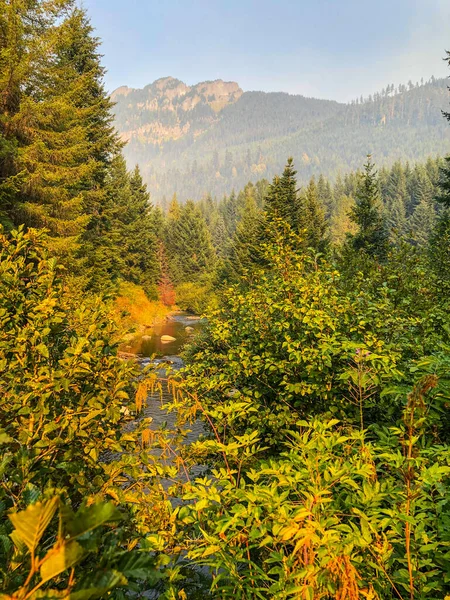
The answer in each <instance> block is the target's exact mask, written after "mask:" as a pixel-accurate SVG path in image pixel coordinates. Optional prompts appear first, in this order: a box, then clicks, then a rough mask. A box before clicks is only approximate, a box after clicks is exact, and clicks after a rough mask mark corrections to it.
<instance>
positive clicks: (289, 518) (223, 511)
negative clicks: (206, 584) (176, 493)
mask: <svg viewBox="0 0 450 600" xmlns="http://www.w3.org/2000/svg"><path fill="white" fill-rule="evenodd" d="M436 383H437V380H436V377H435V376H428V377H425V378H424V379H422V380H421V382H420V383H419V384H418V385H417V386H416V387H415V389H414V390H413V392H412V393H411V394H410V395H409V397H408V402H407V404H406V408H405V411H404V415H403V421H402V422H401V423H400V424H399V426H398V427H397V428H395V429H392V430H388V429H384V430H383V429H379V430H377V431H375V432H372V433H371V434H368V433H367V432H364V431H357V430H355V429H353V428H345V427H342V426H340V425H339V424H338V422H337V421H336V420H334V421H328V422H327V421H322V420H318V419H316V420H312V421H310V422H306V421H298V422H297V423H296V424H295V427H293V429H292V430H291V431H290V432H288V434H287V436H286V440H285V442H284V444H283V445H284V451H282V452H281V453H280V454H279V455H278V456H277V457H274V458H271V459H261V453H262V451H263V448H261V447H260V440H259V437H258V431H255V432H253V433H252V434H246V435H244V436H238V437H235V438H234V439H233V440H230V441H229V442H228V443H223V442H222V441H221V440H220V439H218V440H216V441H213V440H211V441H205V442H197V444H196V447H197V452H199V453H201V451H202V450H203V451H204V452H206V453H210V452H213V451H214V450H215V451H216V453H218V454H219V455H220V456H223V457H224V462H223V463H222V464H223V467H222V468H216V469H213V471H212V477H204V478H202V479H199V480H197V481H196V482H195V483H193V484H192V485H188V486H187V488H186V493H185V499H186V500H187V501H189V504H187V505H186V506H184V507H182V508H181V509H179V513H178V517H179V519H180V520H181V521H182V522H183V523H184V525H185V527H188V528H191V535H190V537H191V539H192V543H191V547H190V551H189V557H190V558H191V559H192V560H194V561H196V562H197V563H198V564H200V565H203V566H207V567H209V568H210V569H211V570H212V572H213V574H214V582H213V586H214V590H215V593H216V594H217V597H220V598H224V599H225V598H240V599H246V600H249V599H252V598H255V599H256V598H260V599H261V598H271V599H287V598H308V599H315V598H330V599H331V598H335V599H340V600H344V599H346V600H357V599H359V598H366V599H369V598H370V599H372V600H375V599H380V600H381V599H383V600H390V599H392V600H393V599H396V598H406V597H408V598H416V599H420V600H431V599H432V600H438V599H440V600H442V599H443V598H444V596H445V595H446V594H448V593H449V592H450V577H449V573H450V534H449V529H448V524H449V522H450V495H449V484H450V453H449V450H448V447H447V446H431V445H428V444H427V436H426V427H425V423H426V421H425V415H426V413H427V410H428V406H427V403H426V401H425V399H426V397H427V394H428V392H429V391H430V390H431V389H432V388H433V387H434V386H435V385H436ZM232 417H233V413H230V414H229V420H230V421H231V420H232Z"/></svg>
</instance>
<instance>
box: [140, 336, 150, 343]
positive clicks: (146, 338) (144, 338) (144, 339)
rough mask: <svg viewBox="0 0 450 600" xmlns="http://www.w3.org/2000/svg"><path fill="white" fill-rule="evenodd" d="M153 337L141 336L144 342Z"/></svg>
mask: <svg viewBox="0 0 450 600" xmlns="http://www.w3.org/2000/svg"><path fill="white" fill-rule="evenodd" d="M151 339H152V336H151V335H143V336H142V337H141V340H142V341H143V342H148V340H151Z"/></svg>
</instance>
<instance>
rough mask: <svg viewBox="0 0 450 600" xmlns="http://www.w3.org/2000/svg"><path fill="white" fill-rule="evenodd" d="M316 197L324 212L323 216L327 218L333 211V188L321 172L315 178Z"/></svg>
mask: <svg viewBox="0 0 450 600" xmlns="http://www.w3.org/2000/svg"><path fill="white" fill-rule="evenodd" d="M317 198H318V201H319V204H320V206H321V207H322V209H323V211H324V213H325V217H326V218H327V219H329V218H330V216H331V214H332V212H333V202H334V199H333V190H332V188H331V185H330V182H329V181H328V180H326V179H325V177H324V176H323V175H322V174H321V175H320V176H319V179H318V180H317Z"/></svg>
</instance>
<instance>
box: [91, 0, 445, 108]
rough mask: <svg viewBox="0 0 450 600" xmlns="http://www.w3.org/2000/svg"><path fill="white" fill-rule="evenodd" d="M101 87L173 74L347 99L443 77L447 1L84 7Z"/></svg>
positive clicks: (269, 0) (212, 1)
mask: <svg viewBox="0 0 450 600" xmlns="http://www.w3.org/2000/svg"><path fill="white" fill-rule="evenodd" d="M82 5H83V6H84V7H85V8H86V9H87V11H88V13H89V15H90V17H91V21H92V24H93V25H94V27H95V29H96V33H97V35H98V36H99V37H100V38H101V39H102V45H101V51H102V53H103V54H104V59H103V64H104V65H105V67H106V68H107V75H106V79H105V82H106V86H107V89H108V90H109V91H113V90H114V89H116V88H117V87H119V86H121V85H128V86H129V87H137V88H142V87H144V86H145V85H147V84H149V83H151V82H153V81H154V80H155V79H159V78H160V77H166V76H169V75H170V76H172V77H176V78H177V79H181V80H182V81H184V82H185V83H187V84H188V85H192V84H195V83H198V82H200V81H207V80H214V79H224V80H225V81H237V82H238V83H239V85H240V86H241V88H242V89H243V90H245V91H249V90H262V91H267V92H271V91H282V92H289V93H291V94H303V95H305V96H312V97H317V98H329V99H334V100H339V101H349V100H352V99H354V98H356V97H359V96H361V95H363V96H368V95H369V94H371V93H373V92H376V91H379V90H381V89H382V88H383V87H385V86H386V85H387V84H390V83H394V84H398V83H407V82H408V80H410V79H411V80H412V81H413V82H416V81H420V79H421V78H422V77H423V78H424V79H425V80H426V79H429V78H430V77H431V75H434V76H435V77H446V76H448V75H450V70H449V69H448V66H447V65H446V64H445V63H444V61H443V60H442V58H443V56H444V54H445V50H450V0H376V2H374V1H373V0H278V1H275V0H126V1H125V0H82Z"/></svg>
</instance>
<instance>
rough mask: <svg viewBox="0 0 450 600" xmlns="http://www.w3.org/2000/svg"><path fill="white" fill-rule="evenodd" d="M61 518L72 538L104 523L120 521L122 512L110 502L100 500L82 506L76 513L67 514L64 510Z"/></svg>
mask: <svg viewBox="0 0 450 600" xmlns="http://www.w3.org/2000/svg"><path fill="white" fill-rule="evenodd" d="M63 518H64V525H65V530H66V531H67V533H68V534H69V535H70V537H72V538H74V537H78V536H80V535H83V534H84V533H87V532H88V531H92V530H93V529H96V528H97V527H100V525H104V524H105V523H112V522H117V521H120V520H121V519H122V514H121V512H120V511H119V510H118V509H117V508H116V506H115V505H114V504H113V503H112V502H102V503H97V504H92V505H91V506H85V507H82V508H80V510H79V511H78V512H77V513H76V515H73V513H72V514H71V515H69V513H68V511H65V514H64V517H63Z"/></svg>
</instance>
